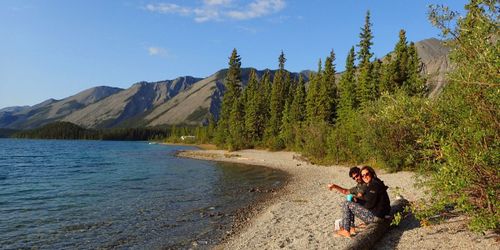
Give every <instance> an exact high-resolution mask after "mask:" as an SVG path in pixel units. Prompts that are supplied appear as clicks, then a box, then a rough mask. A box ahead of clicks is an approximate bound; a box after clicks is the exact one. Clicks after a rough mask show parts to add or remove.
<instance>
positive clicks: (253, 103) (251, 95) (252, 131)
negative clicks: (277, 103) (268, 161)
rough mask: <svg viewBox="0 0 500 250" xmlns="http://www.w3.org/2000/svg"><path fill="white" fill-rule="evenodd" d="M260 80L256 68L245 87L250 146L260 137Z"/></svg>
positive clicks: (246, 130) (247, 135)
mask: <svg viewBox="0 0 500 250" xmlns="http://www.w3.org/2000/svg"><path fill="white" fill-rule="evenodd" d="M258 81H259V80H258V79H257V73H256V72H255V70H252V71H250V76H249V79H248V84H247V87H246V88H245V91H244V92H245V93H246V94H245V96H246V100H245V103H246V104H245V134H246V136H245V137H246V139H247V142H248V144H249V145H250V146H253V145H255V143H256V141H257V140H258V139H259V134H258V112H259V106H258V105H259V100H258V98H259V96H260V95H261V93H259V92H257V91H258V89H257V88H258V87H259V82H258Z"/></svg>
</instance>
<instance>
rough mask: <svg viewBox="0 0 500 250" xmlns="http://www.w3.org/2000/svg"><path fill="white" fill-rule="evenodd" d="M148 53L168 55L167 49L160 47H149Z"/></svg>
mask: <svg viewBox="0 0 500 250" xmlns="http://www.w3.org/2000/svg"><path fill="white" fill-rule="evenodd" d="M148 53H149V55H150V56H161V57H167V56H168V52H167V50H166V49H164V48H162V47H149V48H148Z"/></svg>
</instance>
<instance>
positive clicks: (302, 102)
mask: <svg viewBox="0 0 500 250" xmlns="http://www.w3.org/2000/svg"><path fill="white" fill-rule="evenodd" d="M305 118H306V87H305V83H304V79H303V78H302V75H299V81H298V82H297V84H296V87H295V94H294V97H293V102H292V105H291V106H290V123H291V125H292V126H291V128H292V133H293V145H287V147H288V148H291V149H294V150H297V149H300V147H301V145H302V143H301V137H300V134H301V131H302V125H303V123H304V120H305Z"/></svg>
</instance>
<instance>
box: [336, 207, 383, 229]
mask: <svg viewBox="0 0 500 250" xmlns="http://www.w3.org/2000/svg"><path fill="white" fill-rule="evenodd" d="M354 216H356V217H358V218H359V219H361V220H362V221H363V222H365V223H366V224H368V223H371V222H373V221H374V220H375V215H373V213H372V212H371V211H370V210H368V209H366V208H364V207H363V206H361V205H360V204H358V203H355V202H350V201H344V202H343V203H342V227H343V228H344V229H345V230H347V231H349V230H351V227H353V226H354Z"/></svg>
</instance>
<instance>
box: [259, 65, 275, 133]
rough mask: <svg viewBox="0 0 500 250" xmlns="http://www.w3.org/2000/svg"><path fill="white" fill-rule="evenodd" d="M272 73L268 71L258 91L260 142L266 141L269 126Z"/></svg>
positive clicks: (260, 82)
mask: <svg viewBox="0 0 500 250" xmlns="http://www.w3.org/2000/svg"><path fill="white" fill-rule="evenodd" d="M270 77H271V76H270V72H269V70H266V72H264V75H263V76H262V79H261V80H260V81H259V86H258V88H257V89H258V91H257V93H258V94H257V95H256V102H257V103H258V104H257V106H258V113H257V135H258V140H257V141H259V142H262V141H263V139H264V135H265V131H266V128H267V126H268V124H269V116H270V107H269V100H270V99H271V89H272V86H271V81H270Z"/></svg>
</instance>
